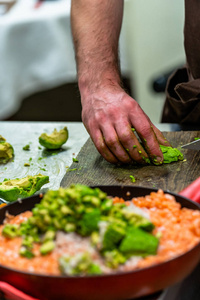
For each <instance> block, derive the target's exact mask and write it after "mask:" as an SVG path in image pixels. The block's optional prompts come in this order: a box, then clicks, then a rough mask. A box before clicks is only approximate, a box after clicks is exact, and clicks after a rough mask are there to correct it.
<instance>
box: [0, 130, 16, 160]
mask: <svg viewBox="0 0 200 300" xmlns="http://www.w3.org/2000/svg"><path fill="white" fill-rule="evenodd" d="M13 156H14V149H13V146H12V145H11V144H9V143H8V142H6V139H5V138H4V137H2V136H1V135H0V164H6V163H7V162H8V161H9V160H11V159H12V158H13Z"/></svg>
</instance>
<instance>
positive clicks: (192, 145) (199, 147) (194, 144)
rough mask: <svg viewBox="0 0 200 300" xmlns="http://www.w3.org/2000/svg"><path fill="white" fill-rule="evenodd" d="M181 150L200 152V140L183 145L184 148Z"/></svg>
mask: <svg viewBox="0 0 200 300" xmlns="http://www.w3.org/2000/svg"><path fill="white" fill-rule="evenodd" d="M181 148H184V149H190V150H197V151H199V150H200V139H199V140H196V141H193V142H191V143H188V144H186V145H183V146H181Z"/></svg>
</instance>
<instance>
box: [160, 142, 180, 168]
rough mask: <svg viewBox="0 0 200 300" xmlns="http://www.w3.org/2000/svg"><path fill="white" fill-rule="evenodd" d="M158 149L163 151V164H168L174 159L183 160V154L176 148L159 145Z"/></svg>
mask: <svg viewBox="0 0 200 300" xmlns="http://www.w3.org/2000/svg"><path fill="white" fill-rule="evenodd" d="M160 149H161V151H162V153H163V157H164V160H163V163H164V164H170V163H171V162H174V161H179V160H183V154H182V153H181V152H180V151H179V150H178V149H177V148H172V147H168V146H163V145H160Z"/></svg>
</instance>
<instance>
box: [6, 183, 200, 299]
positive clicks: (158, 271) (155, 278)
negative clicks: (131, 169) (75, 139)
mask: <svg viewBox="0 0 200 300" xmlns="http://www.w3.org/2000/svg"><path fill="white" fill-rule="evenodd" d="M99 188H101V189H102V190H103V191H105V192H106V193H107V194H108V195H111V196H119V197H123V198H124V199H126V200H127V199H131V197H138V196H145V195H148V194H150V192H152V191H157V190H156V189H149V188H142V187H135V186H134V187H130V186H124V187H120V186H99ZM127 192H130V195H129V196H128V197H127ZM170 194H172V195H174V196H175V197H176V201H178V202H180V203H181V205H182V206H183V207H187V208H191V209H197V210H200V205H199V204H197V203H195V202H192V201H190V200H189V199H187V198H184V197H182V196H179V195H177V194H173V193H170ZM38 202H40V198H39V196H33V197H30V198H27V199H23V200H22V201H21V202H14V203H12V204H9V205H8V206H5V207H3V208H1V209H0V224H1V223H2V222H3V220H4V218H5V213H6V211H7V212H8V213H10V214H13V215H16V214H19V213H21V212H23V211H26V210H30V209H32V208H33V206H34V205H35V204H36V203H38ZM199 261H200V243H199V244H198V245H196V246H195V247H194V248H192V249H191V250H190V251H188V252H186V253H184V254H183V255H181V256H178V257H176V258H174V259H171V260H169V261H167V262H164V263H161V264H158V265H154V266H151V267H148V268H144V269H140V270H136V271H132V272H126V273H121V274H120V273H118V274H112V275H101V276H89V277H68V276H46V275H36V274H31V273H26V272H20V271H17V270H14V269H11V268H6V267H4V266H1V265H0V280H2V281H5V282H7V283H9V284H11V285H13V286H14V287H16V288H18V289H20V290H22V291H23V292H25V293H27V294H29V295H31V296H33V297H36V298H38V299H40V300H51V299H54V300H59V299H60V300H64V299H66V300H71V299H77V300H82V299H83V300H114V299H115V300H117V299H118V300H122V299H134V298H137V297H141V296H145V295H149V294H151V293H154V292H156V291H159V290H162V289H165V288H166V287H168V286H170V285H173V284H175V283H176V282H178V281H181V280H183V279H184V278H185V277H186V276H187V275H189V274H190V273H191V272H192V270H193V269H194V268H195V266H197V264H198V262H199Z"/></svg>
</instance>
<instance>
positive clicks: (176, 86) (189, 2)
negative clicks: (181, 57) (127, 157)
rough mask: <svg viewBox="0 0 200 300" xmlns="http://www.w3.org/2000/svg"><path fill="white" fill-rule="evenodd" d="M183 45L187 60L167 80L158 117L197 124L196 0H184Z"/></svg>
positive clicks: (199, 34) (199, 11)
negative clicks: (164, 95)
mask: <svg viewBox="0 0 200 300" xmlns="http://www.w3.org/2000/svg"><path fill="white" fill-rule="evenodd" d="M184 46H185V54H186V60H187V64H186V65H185V66H184V67H183V68H181V69H178V70H176V71H175V72H174V73H173V74H172V75H171V76H170V78H169V80H168V83H167V87H166V101H165V105H164V109H163V115H162V120H161V121H162V122H163V123H179V124H185V125H200V0H185V27H184Z"/></svg>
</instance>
